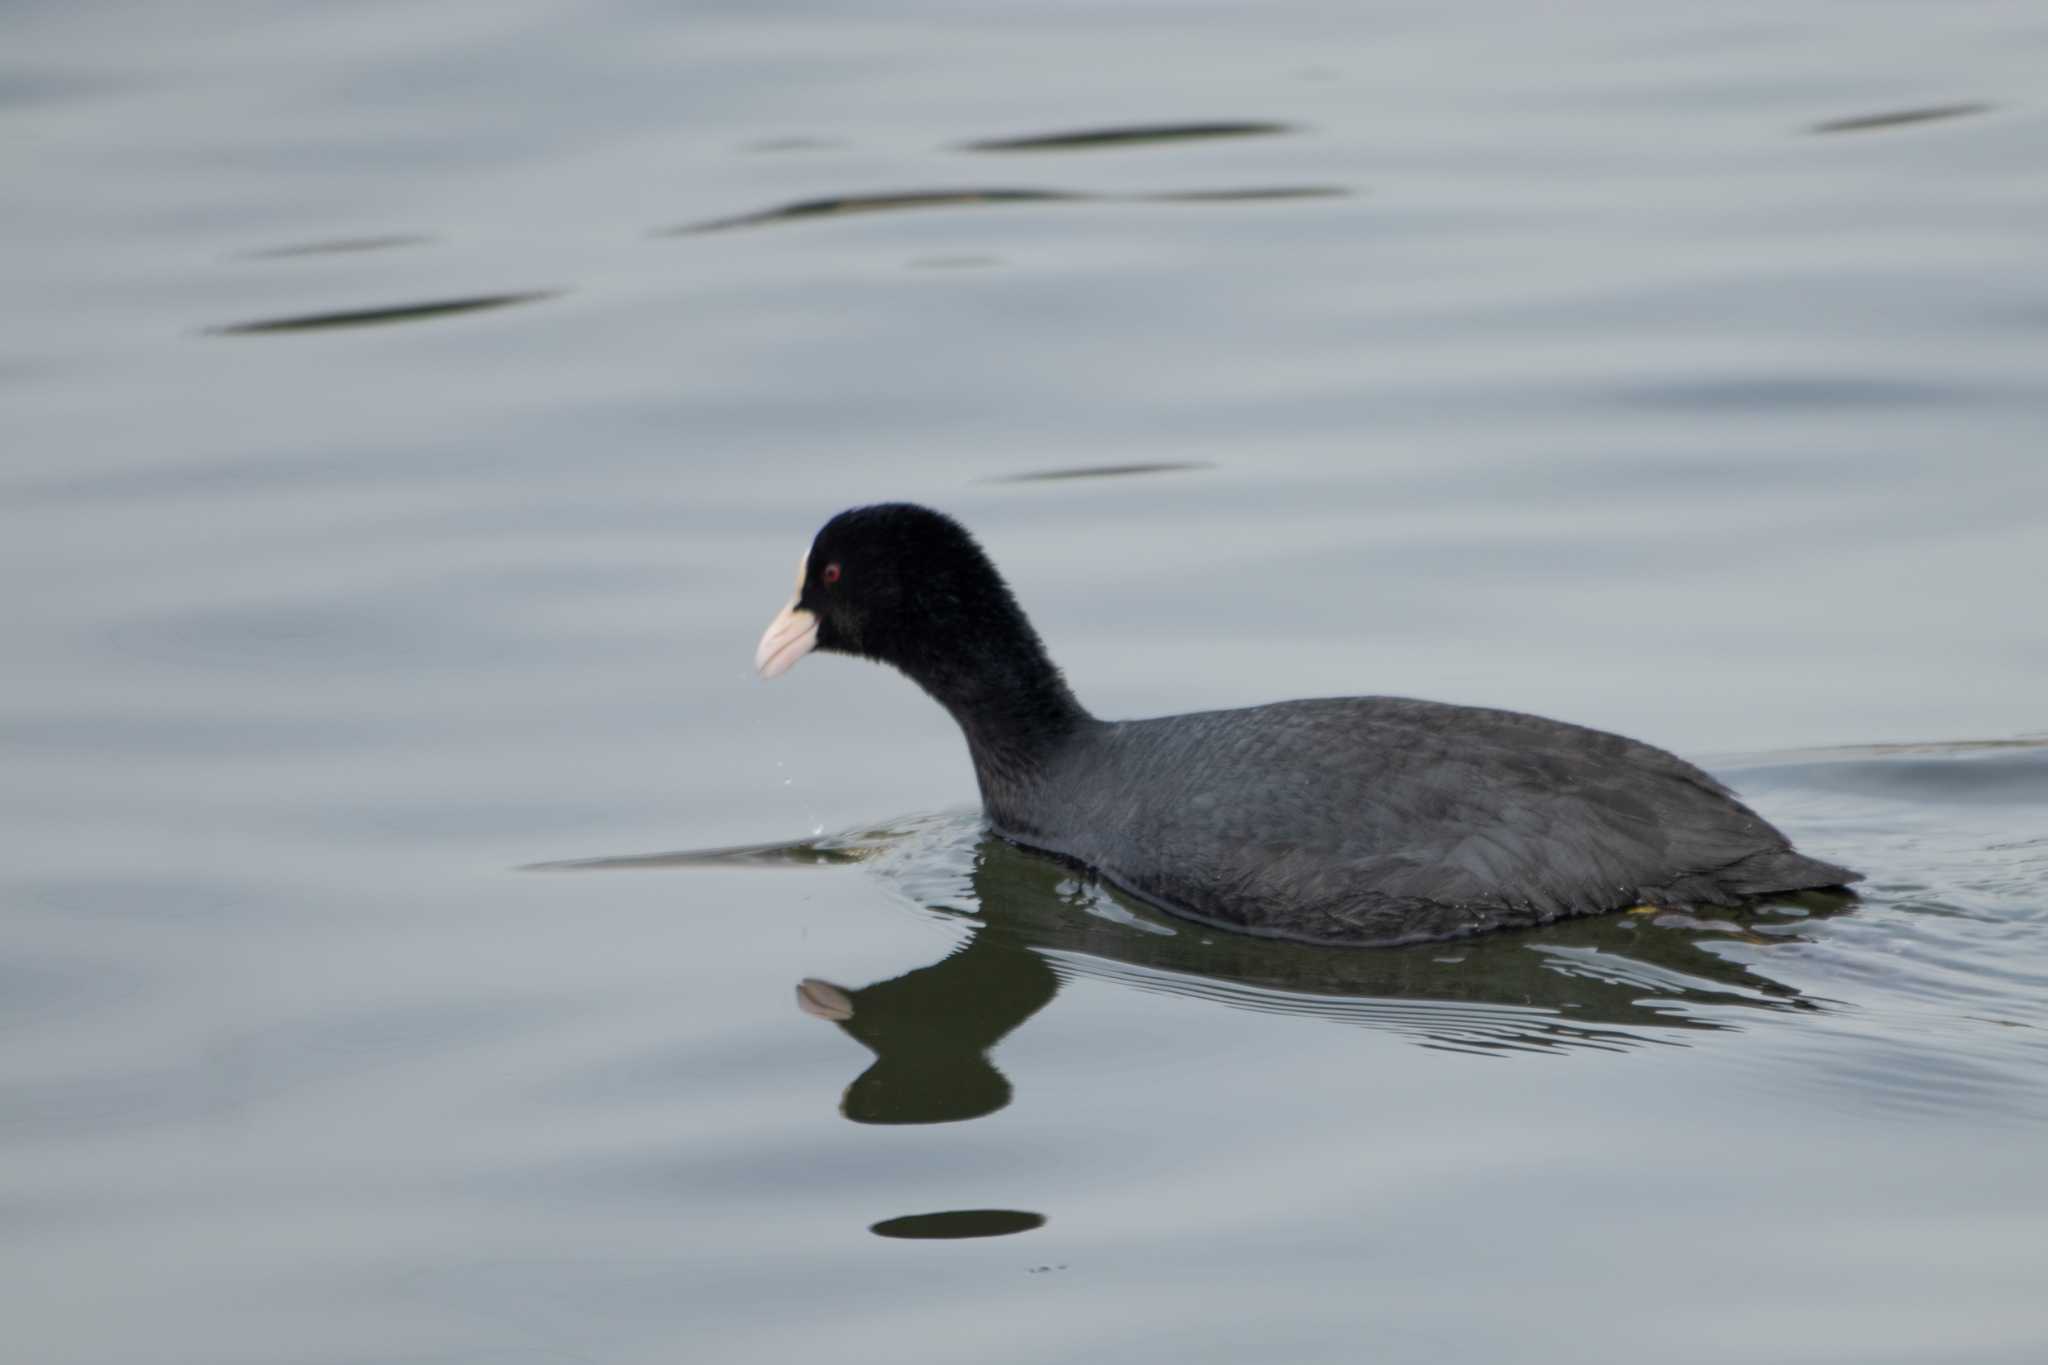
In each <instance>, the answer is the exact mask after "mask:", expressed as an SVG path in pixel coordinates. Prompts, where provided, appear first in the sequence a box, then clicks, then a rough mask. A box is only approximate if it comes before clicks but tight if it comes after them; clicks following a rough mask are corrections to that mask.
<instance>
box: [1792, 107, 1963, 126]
mask: <svg viewBox="0 0 2048 1365" xmlns="http://www.w3.org/2000/svg"><path fill="white" fill-rule="evenodd" d="M1991 109H1992V106H1991V105H1988V104H1930V105H1926V106H1924V107H1922V108H1918V109H1893V110H1888V111H1886V112H1885V113H1881V114H1857V115H1855V116H1853V117H1851V118H1837V119H1829V120H1827V121H1826V122H1824V123H1816V124H1814V125H1812V126H1811V127H1809V128H1808V129H1807V130H1806V131H1807V132H1809V133H1870V132H1876V131H1877V130H1878V129H1880V128H1904V127H1907V126H1909V125H1911V124H1915V123H1935V122H1938V121H1940V120H1942V119H1952V118H1966V117H1968V116H1969V115H1971V114H1986V113H1989V112H1990V111H1991Z"/></svg>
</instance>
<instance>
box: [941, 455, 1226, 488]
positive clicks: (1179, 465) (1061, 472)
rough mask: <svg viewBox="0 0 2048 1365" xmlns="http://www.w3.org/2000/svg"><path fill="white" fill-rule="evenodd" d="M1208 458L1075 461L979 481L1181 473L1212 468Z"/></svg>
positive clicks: (1047, 481)
mask: <svg viewBox="0 0 2048 1365" xmlns="http://www.w3.org/2000/svg"><path fill="white" fill-rule="evenodd" d="M1215 467H1216V466H1215V465H1214V464H1212V463H1211V462H1209V461H1208V460H1155V461H1153V462H1151V463H1149V464H1097V465H1077V466H1076V467H1074V468H1072V469H1035V470H1032V471H1030V472H1029V473H1025V474H996V475H993V476H991V477H989V478H986V479H981V480H978V481H977V482H980V483H1054V482H1057V481H1059V480H1062V479H1120V478H1125V477H1128V476H1130V475H1133V474H1182V473H1188V472H1191V471H1193V470H1198V469H1214V468H1215Z"/></svg>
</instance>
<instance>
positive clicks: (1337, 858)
mask: <svg viewBox="0 0 2048 1365" xmlns="http://www.w3.org/2000/svg"><path fill="white" fill-rule="evenodd" d="M974 738H975V737H974V735H973V734H972V732H971V731H970V747H971V748H973V749H974V750H975V753H974V758H975V768H976V772H977V775H978V776H979V777H980V780H981V787H982V798H983V804H984V806H985V808H986V810H987V812H988V815H989V818H990V820H991V822H992V823H993V825H994V827H995V829H996V831H997V833H999V834H1001V835H1002V836H1003V837H1005V838H1007V839H1010V840H1011V841H1013V842H1015V843H1019V844H1022V845H1024V846H1026V847H1029V848H1035V849H1040V850H1043V851H1046V852H1049V853H1053V854H1057V855H1059V856H1061V857H1063V858H1067V859H1071V860H1073V861H1075V862H1078V863H1081V864H1084V865H1086V866H1087V867H1089V868H1091V869H1093V870H1094V871H1095V872H1096V873H1097V874H1099V875H1100V876H1101V877H1102V878H1104V879H1105V880H1106V881H1108V882H1110V883H1111V884H1113V885H1115V886H1117V887H1120V888H1122V889H1123V890H1125V891H1128V892H1131V893H1133V894H1135V895H1137V896H1140V897H1142V898H1143V899H1145V900H1147V901H1150V902H1152V903H1154V904H1156V905H1158V906H1159V907H1161V908H1162V909H1165V910H1168V911H1170V912H1173V913H1176V914H1179V915H1183V916H1187V917H1190V918H1193V919H1197V920H1202V921H1205V922H1209V923H1213V924H1217V925H1221V926H1224V927H1227V928H1230V929H1234V930H1237V931H1239V932H1248V933H1254V934H1266V935H1272V936H1275V937H1280V938H1289V939H1299V940H1304V941H1307V942H1313V943H1331V944H1352V945H1360V946H1365V945H1389V944H1397V943H1412V942H1419V941H1423V940H1428V939H1443V938H1459V937H1463V936H1466V935H1469V934H1478V933H1484V932H1487V931H1490V930H1495V929H1508V928H1523V927H1528V926H1531V925H1538V924H1547V923H1549V922H1551V921H1553V920H1557V919H1563V918H1566V917H1568V916H1573V915H1593V914H1600V913H1603V912H1607V911H1614V910H1622V909H1627V908H1629V907H1632V906H1636V905H1642V904H1652V905H1671V906H1696V905H1732V904H1736V903H1738V902H1740V901H1741V900H1742V899H1744V898H1745V897H1751V896H1758V895H1764V894H1769V893H1773V892H1782V891H1793V890H1800V889H1805V888H1814V887H1826V886H1838V885H1842V884H1844V883H1847V882H1851V881H1855V880H1857V874H1855V873H1853V872H1850V871H1849V870H1847V869H1846V868H1841V867H1837V866H1834V865H1833V864H1830V863H1824V862H1821V861H1818V860H1816V859H1813V858H1808V857H1805V856H1803V855H1801V854H1799V853H1796V852H1794V851H1793V850H1792V847H1791V844H1790V843H1789V841H1788V840H1787V839H1786V838H1785V836H1784V835H1782V834H1780V833H1779V832H1778V831H1777V830H1776V829H1774V828H1772V827H1771V826H1770V825H1769V824H1768V823H1766V822H1765V821H1764V820H1763V819H1762V818H1761V817H1760V816H1758V815H1757V814H1756V813H1755V812H1754V811H1752V810H1750V809H1749V808H1748V807H1747V806H1744V805H1743V804H1741V803H1740V802H1739V801H1737V800H1736V799H1735V798H1734V797H1733V795H1731V794H1730V793H1729V792H1728V790H1727V788H1725V787H1723V786H1722V785H1721V784H1720V783H1719V782H1717V781H1715V780H1714V779H1713V778H1712V777H1709V776H1708V775H1707V774H1706V773H1704V772H1702V771H1700V770H1699V769H1698V768H1695V767H1693V766H1692V765H1691V764H1689V763H1686V762H1685V761H1683V760H1682V759H1679V758H1677V757H1675V756H1673V755H1671V754H1668V753H1666V752H1664V751H1663V750H1661V749H1656V748H1652V747H1651V746H1650V745H1647V744H1642V743H1639V742H1637V741H1635V740H1631V739H1625V738H1623V737H1621V736H1619V735H1612V734H1607V733H1604V732H1602V731H1598V730H1589V729H1586V728H1584V727H1581V726H1577V725H1568V724H1565V723H1563V722H1560V721H1553V720H1545V719H1543V718H1542V717H1540V716H1530V715H1523V714H1520V713H1517V712H1512V711H1492V710H1482V709H1479V708H1475V707H1464V706H1451V705H1446V704H1443V703H1439V702H1428V701H1413V700H1408V699H1405V698H1397V697H1343V698H1332V699H1328V700H1320V701H1290V702H1280V703H1276V704H1274V705H1270V706H1257V707H1250V708H1247V709H1244V710H1234V711H1211V712H1200V713H1195V714H1191V715H1180V716H1166V717H1160V718H1158V719H1154V720H1137V721H1117V722H1104V721H1095V720H1092V719H1091V720H1086V721H1083V722H1081V723H1080V724H1078V725H1076V726H1075V727H1074V728H1073V729H1072V730H1071V731H1069V732H1068V733H1066V734H1065V735H1064V736H1062V737H1061V738H1060V739H1059V740H1058V741H1057V742H1055V743H1054V744H1052V745H1050V746H1048V747H1047V748H1046V749H1044V750H1041V751H1040V752H1039V753H1037V754H1035V755H1034V756H1033V761H1031V762H1029V763H1014V764H1013V763H1010V762H1006V761H1005V758H1006V755H1003V754H1001V753H999V752H995V751H992V750H991V749H990V748H984V747H983V746H981V745H977V744H975V743H974V742H973V741H974Z"/></svg>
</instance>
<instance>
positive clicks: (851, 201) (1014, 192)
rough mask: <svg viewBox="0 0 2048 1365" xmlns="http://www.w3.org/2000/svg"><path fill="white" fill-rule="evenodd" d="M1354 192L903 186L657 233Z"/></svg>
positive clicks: (1316, 188)
mask: <svg viewBox="0 0 2048 1365" xmlns="http://www.w3.org/2000/svg"><path fill="white" fill-rule="evenodd" d="M1350 193H1351V191H1349V190H1347V189H1344V188H1342V187H1340V186H1335V185H1269V186H1252V187H1248V188H1226V189H1214V190H1169V191H1163V192H1160V193H1156V194H1084V193H1081V192H1079V191H1074V190H1048V189H1017V188H1009V187H995V188H991V187H987V186H965V187H961V188H956V189H934V190H898V191H892V192H888V193H882V194H845V195H833V196H829V197H826V198H820V199H799V200H796V201H795V202H793V203H788V204H779V205H776V206H775V207H774V208H767V209H761V210H759V211H758V212H754V213H742V214H737V215H735V216H733V217H730V218H713V219H710V220H708V221H706V222H702V223H685V224H682V225H681V226H678V227H667V228H657V229H655V232H654V235H655V236H657V237H686V236H692V235H695V234H697V233H703V232H724V231H726V230H728V229H731V228H746V227H766V226H769V225H771V224H776V223H795V222H804V221H807V220H810V219H816V218H843V217H847V216H849V215H852V214H858V213H895V212H901V211H904V210H909V209H941V208H975V207H988V206H991V205H1001V204H1078V203H1149V204H1229V203H1259V202H1264V201H1269V200H1294V199H1330V198H1340V197H1343V196H1345V195H1348V194H1350Z"/></svg>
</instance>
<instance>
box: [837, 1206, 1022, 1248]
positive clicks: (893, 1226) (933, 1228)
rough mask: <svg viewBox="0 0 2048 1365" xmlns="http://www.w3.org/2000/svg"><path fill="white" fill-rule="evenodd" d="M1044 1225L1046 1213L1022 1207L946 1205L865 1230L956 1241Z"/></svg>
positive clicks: (902, 1237)
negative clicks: (945, 1208) (990, 1207)
mask: <svg viewBox="0 0 2048 1365" xmlns="http://www.w3.org/2000/svg"><path fill="white" fill-rule="evenodd" d="M1044 1226H1045V1215H1044V1214H1042V1213H1029V1212H1027V1211H1025V1210H1023V1209H947V1210H945V1211H943V1212H940V1213H907V1214H904V1215H903V1216H902V1217H900V1218H885V1219H883V1220H882V1221H881V1222H879V1223H876V1224H875V1225H874V1226H872V1227H870V1228H869V1229H868V1231H870V1232H872V1233H874V1234H875V1236H877V1237H894V1238H900V1239H907V1240H913V1241H955V1240H958V1239H960V1238H963V1237H1010V1236H1014V1235H1015V1234H1017V1233H1020V1232H1030V1231H1031V1230H1032V1229H1033V1228H1042V1227H1044Z"/></svg>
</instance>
